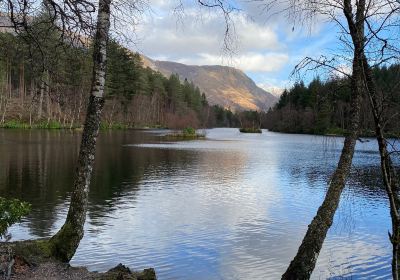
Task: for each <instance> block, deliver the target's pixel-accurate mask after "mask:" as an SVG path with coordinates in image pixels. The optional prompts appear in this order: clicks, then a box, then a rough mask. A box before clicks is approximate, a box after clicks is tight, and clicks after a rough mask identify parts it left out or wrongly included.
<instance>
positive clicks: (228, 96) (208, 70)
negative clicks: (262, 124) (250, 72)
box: [143, 56, 278, 111]
mask: <svg viewBox="0 0 400 280" xmlns="http://www.w3.org/2000/svg"><path fill="white" fill-rule="evenodd" d="M143 63H144V66H148V67H150V68H152V69H153V70H156V71H160V72H161V73H162V74H163V75H165V76H167V77H169V76H170V75H171V74H178V75H179V77H180V78H181V79H185V78H186V79H188V80H189V81H192V82H193V83H194V84H195V85H197V86H198V87H199V88H200V90H201V91H202V92H204V93H205V94H206V96H207V100H208V101H209V102H210V103H211V104H218V105H221V106H223V107H225V108H230V109H232V110H261V111H266V110H268V109H269V108H270V107H272V106H273V105H274V104H275V103H276V102H277V100H278V98H277V97H276V96H274V95H272V94H271V93H269V92H266V91H265V90H263V89H261V88H259V87H258V86H257V85H256V84H255V83H254V81H253V80H251V79H250V78H249V77H248V76H247V75H246V74H245V73H243V72H242V71H240V70H238V69H235V68H232V67H227V66H218V65H212V66H192V65H185V64H181V63H176V62H169V61H157V60H151V59H149V58H147V57H144V56H143Z"/></svg>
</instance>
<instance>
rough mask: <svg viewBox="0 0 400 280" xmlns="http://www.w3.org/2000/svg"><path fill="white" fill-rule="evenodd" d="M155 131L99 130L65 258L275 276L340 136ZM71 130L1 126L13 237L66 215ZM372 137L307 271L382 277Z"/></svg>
mask: <svg viewBox="0 0 400 280" xmlns="http://www.w3.org/2000/svg"><path fill="white" fill-rule="evenodd" d="M160 133H162V132H160V131H158V132H157V131H153V132H151V131H150V132H141V131H112V132H103V133H102V134H101V136H100V138H99V145H98V151H97V158H96V161H97V163H96V167H95V171H94V176H93V182H92V185H91V190H90V201H89V213H88V219H87V223H86V234H85V237H84V239H83V240H82V242H81V245H80V247H79V249H78V251H77V253H76V255H75V256H74V258H73V260H72V264H73V265H85V266H88V267H89V269H91V270H98V271H104V270H107V269H109V268H111V267H113V266H115V265H116V264H118V263H119V262H123V263H124V264H127V265H129V266H130V267H132V268H135V269H141V268H146V267H155V268H156V271H157V274H158V276H159V279H161V280H164V279H194V280H197V279H199V280H200V279H205V280H206V279H207V280H213V279H278V278H280V275H281V274H282V273H283V272H284V270H285V269H286V267H287V265H288V263H289V262H290V260H291V259H292V258H293V256H294V254H295V253H296V251H297V247H298V245H299V244H300V242H301V239H302V237H303V235H304V233H305V231H306V228H307V225H308V223H309V222H310V220H311V219H312V217H313V216H314V214H315V212H316V210H317V208H318V206H319V204H320V203H321V201H322V199H323V197H324V193H325V191H326V185H327V181H328V180H329V176H330V174H332V170H333V169H334V168H335V164H336V162H337V159H338V156H339V153H340V148H341V144H342V141H343V140H342V139H341V138H326V137H318V136H307V135H285V134H278V133H270V132H266V131H264V133H263V134H262V135H251V134H249V135H245V134H240V133H239V132H238V130H237V129H212V130H208V131H207V140H204V141H188V142H179V143H165V142H162V141H161V139H160V137H159V134H160ZM79 140H80V135H79V133H72V132H65V131H18V130H0V155H1V157H0V195H3V196H13V197H18V198H21V199H24V200H26V201H29V202H30V203H31V204H32V205H33V209H32V213H31V214H30V215H29V216H28V217H27V218H26V219H25V220H24V221H23V222H22V223H21V224H19V225H15V226H13V227H12V228H11V229H10V232H11V234H12V236H13V240H21V239H28V238H38V237H48V236H51V235H52V234H53V233H54V232H56V231H57V229H58V228H59V227H60V226H61V225H62V223H63V220H64V218H65V215H66V211H67V207H68V203H69V196H70V191H71V186H72V182H73V175H74V164H75V162H76V160H77V152H78V144H79ZM376 148H377V147H376V143H375V142H374V141H370V142H368V143H363V144H361V143H359V144H358V145H357V152H356V158H355V161H354V168H353V173H352V176H351V179H350V181H349V184H348V187H347V188H346V190H345V192H344V194H343V196H342V201H341V204H340V207H339V209H338V212H337V214H336V216H335V221H334V225H333V227H332V228H331V230H330V231H329V233H328V237H327V239H326V242H325V244H324V247H323V250H322V252H321V255H320V257H319V259H318V263H317V267H316V269H315V272H314V274H313V279H326V278H332V279H335V278H341V277H345V278H352V279H389V278H390V253H391V246H390V243H389V241H388V236H387V231H388V230H389V229H390V220H389V211H388V204H387V201H386V199H385V192H384V190H383V189H382V188H381V187H380V185H381V183H380V180H379V166H378V162H379V156H378V154H377V152H375V151H376Z"/></svg>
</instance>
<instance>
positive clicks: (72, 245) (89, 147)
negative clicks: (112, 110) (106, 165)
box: [49, 0, 111, 262]
mask: <svg viewBox="0 0 400 280" xmlns="http://www.w3.org/2000/svg"><path fill="white" fill-rule="evenodd" d="M110 5H111V0H99V11H98V16H97V27H96V35H95V38H94V50H93V76H92V86H91V94H90V98H89V104H88V108H87V114H86V121H85V125H84V128H83V134H82V142H81V147H80V150H79V159H78V168H77V173H76V177H75V184H74V190H73V192H72V195H71V204H70V207H69V211H68V215H67V219H66V221H65V223H64V225H63V226H62V228H61V229H60V230H59V231H58V232H57V233H56V234H55V235H54V236H53V237H52V238H51V239H50V241H49V242H50V246H51V249H52V254H53V255H54V256H55V257H57V258H58V259H60V260H62V261H66V262H67V261H69V260H70V259H71V258H72V257H73V255H74V254H75V251H76V249H77V248H78V246H79V243H80V240H81V239H82V237H83V234H84V230H83V226H84V224H85V219H86V211H87V204H88V193H89V185H90V179H91V175H92V169H93V163H94V158H95V149H96V140H97V136H98V133H99V127H100V120H101V119H100V117H101V112H102V108H103V106H104V84H105V74H106V49H107V41H108V33H109V28H110Z"/></svg>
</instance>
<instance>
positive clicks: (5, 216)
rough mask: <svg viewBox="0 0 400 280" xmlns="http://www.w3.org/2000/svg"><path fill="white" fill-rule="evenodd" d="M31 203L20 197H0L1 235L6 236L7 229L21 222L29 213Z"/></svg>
mask: <svg viewBox="0 0 400 280" xmlns="http://www.w3.org/2000/svg"><path fill="white" fill-rule="evenodd" d="M30 209H31V205H30V204H29V203H26V202H22V201H20V200H18V199H7V198H4V197H0V237H4V236H5V235H6V233H7V229H8V228H9V227H10V226H11V225H13V224H15V223H17V222H19V221H20V220H21V218H22V217H23V216H25V215H27V214H28V213H29V211H30Z"/></svg>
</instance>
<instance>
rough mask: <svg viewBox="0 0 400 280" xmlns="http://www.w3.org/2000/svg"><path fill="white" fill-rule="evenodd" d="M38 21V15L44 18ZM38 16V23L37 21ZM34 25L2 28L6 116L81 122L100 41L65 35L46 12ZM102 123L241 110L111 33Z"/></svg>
mask: <svg viewBox="0 0 400 280" xmlns="http://www.w3.org/2000/svg"><path fill="white" fill-rule="evenodd" d="M36 22H37V23H36ZM35 23H36V24H35ZM30 32H33V33H34V34H35V37H36V40H40V48H32V42H30V41H29V40H31V37H30V36H28V35H30V34H27V33H26V32H20V33H18V34H11V33H0V124H1V125H3V126H6V127H7V126H12V125H13V124H14V123H16V124H20V125H21V124H23V125H24V126H26V127H33V126H39V127H48V128H51V127H67V128H73V127H77V126H81V125H82V123H83V120H84V115H85V109H84V108H86V106H87V98H86V96H87V92H88V91H89V89H90V86H91V79H90V77H91V67H92V62H91V55H92V52H93V46H92V44H90V43H88V42H86V43H87V45H85V44H84V43H81V44H71V43H70V42H68V41H67V42H65V41H64V42H60V40H59V36H60V34H59V33H58V31H57V30H56V28H54V27H53V25H52V24H51V23H48V22H47V21H45V20H43V18H38V19H37V20H36V21H34V22H33V23H32V28H31V30H30ZM107 53H108V67H107V73H106V86H105V98H106V99H107V102H106V105H105V108H104V112H103V116H102V126H103V127H105V128H112V127H168V128H184V127H188V126H190V127H195V128H200V127H214V126H220V127H221V126H224V127H225V126H228V127H230V126H236V125H237V123H238V122H237V118H236V117H235V114H234V113H233V112H231V111H230V110H228V109H224V108H223V107H221V106H219V105H210V104H209V103H208V101H207V98H206V95H205V93H204V92H201V91H200V89H199V88H198V87H197V86H196V85H194V84H193V82H190V81H188V80H186V79H185V80H183V81H182V80H181V79H180V77H179V76H178V75H176V74H172V75H171V76H170V77H169V78H167V77H165V76H163V75H162V74H161V73H159V72H157V71H154V70H152V69H151V68H149V67H144V65H143V61H142V58H141V56H140V55H139V54H138V53H135V52H132V51H130V50H128V49H127V48H125V47H123V46H121V45H120V44H119V43H118V42H117V41H115V40H110V41H109V42H108V44H107Z"/></svg>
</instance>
